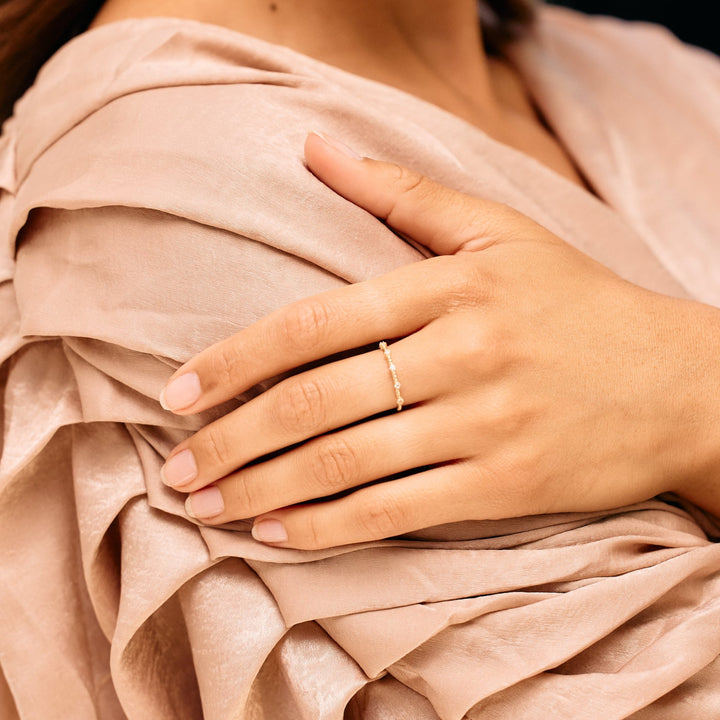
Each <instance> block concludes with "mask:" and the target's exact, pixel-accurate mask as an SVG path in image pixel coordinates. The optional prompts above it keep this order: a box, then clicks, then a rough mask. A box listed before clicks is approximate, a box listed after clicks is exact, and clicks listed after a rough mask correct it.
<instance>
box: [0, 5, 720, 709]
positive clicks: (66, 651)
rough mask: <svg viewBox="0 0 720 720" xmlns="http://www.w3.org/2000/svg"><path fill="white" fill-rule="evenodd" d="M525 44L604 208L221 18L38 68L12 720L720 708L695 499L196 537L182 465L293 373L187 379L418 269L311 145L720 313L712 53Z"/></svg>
mask: <svg viewBox="0 0 720 720" xmlns="http://www.w3.org/2000/svg"><path fill="white" fill-rule="evenodd" d="M511 59H512V61H513V62H514V63H515V65H516V66H517V68H518V69H519V71H520V72H521V74H522V75H523V77H524V78H525V80H526V82H527V83H528V87H529V88H530V90H531V92H532V94H533V97H534V99H535V102H536V104H537V106H538V108H539V109H540V111H541V112H542V115H543V117H544V118H545V120H546V121H547V123H548V124H549V125H550V127H552V128H553V130H554V131H555V133H556V134H557V135H558V137H559V139H560V140H561V142H562V143H563V145H564V146H565V147H566V148H567V149H568V151H569V153H570V154H571V155H572V157H573V159H574V161H575V162H576V164H577V166H578V168H579V169H580V170H581V172H582V173H583V175H584V177H585V178H586V179H587V181H588V185H589V186H590V187H592V188H593V190H594V191H595V192H596V193H597V195H594V194H592V193H590V192H588V191H587V190H585V189H583V188H581V187H579V186H577V185H575V184H574V183H572V182H570V181H568V180H566V179H565V178H563V177H561V176H559V175H558V174H556V173H555V172H553V171H552V170H550V169H548V168H546V167H544V166H543V165H541V164H540V163H538V162H537V161H535V160H534V159H532V158H530V157H527V156H525V155H523V154H522V153H520V152H518V151H516V150H514V149H512V148H510V147H507V146H504V145H502V144H501V143H498V142H497V141H495V140H493V139H492V138H490V137H488V136H487V135H485V134H484V133H483V132H481V131H480V130H479V129H477V128H475V127H473V126H471V125H468V124H467V123H465V122H464V121H462V120H460V119H459V118H457V117H455V116H453V115H450V114H448V113H447V112H445V111H443V110H441V109H440V108H438V107H435V106H433V105H430V104H428V103H426V102H424V101H422V100H419V99H418V98H415V97H413V96H410V95H407V94H405V93H403V92H401V91H399V90H397V89H395V88H392V87H389V86H385V85H382V84H379V83H375V82H372V81H370V80H367V79H364V78H361V77H359V76H355V75H352V74H349V73H346V72H343V71H341V70H339V69H337V68H333V67H331V66H328V65H325V64H323V63H320V62H318V61H315V60H313V59H311V58H308V57H305V56H303V55H300V54H298V53H295V52H293V51H291V50H288V49H286V48H282V47H278V46H274V45H270V44H267V43H264V42H262V41H259V40H257V39H254V38H251V37H247V36H244V35H240V34H238V33H235V32H231V31H229V30H225V29H222V28H218V27H213V26H210V25H204V24H201V23H195V22H190V21H184V20H173V19H169V18H156V19H147V20H129V21H124V22H121V23H115V24H112V25H107V26H104V27H100V28H98V29H96V30H92V31H90V32H88V33H86V34H84V35H82V36H80V37H78V38H76V39H75V40H73V41H72V42H71V43H69V44H68V45H67V46H65V47H64V48H63V49H61V51H60V52H59V53H58V54H57V55H56V56H55V57H54V58H52V59H51V60H50V61H49V63H48V64H47V65H46V66H45V67H44V68H43V70H42V71H41V73H40V76H39V78H38V80H37V83H36V84H35V86H34V87H33V88H32V89H31V90H30V91H29V92H28V93H27V94H26V96H25V97H24V98H23V99H22V100H21V101H20V102H19V103H18V105H17V107H16V111H15V115H14V116H13V118H11V119H10V120H9V121H8V122H7V123H6V125H5V126H4V129H3V134H2V137H1V138H0V243H1V245H0V248H1V249H0V387H2V391H3V404H2V409H1V410H0V412H1V413H2V415H1V418H2V422H3V431H2V436H0V443H2V444H1V445H0V451H1V452H2V455H1V457H0V551H1V553H0V555H1V557H2V560H0V715H1V716H2V718H3V720H5V718H7V720H16V719H17V718H22V720H34V719H35V718H42V719H43V720H54V719H58V720H67V719H68V718H73V720H148V719H151V720H200V719H201V718H203V719H205V720H240V719H247V720H282V719H284V718H292V719H293V720H296V719H302V720H359V719H360V718H363V720H410V719H411V718H412V720H438V719H439V720H461V719H462V718H469V719H470V720H474V719H475V718H477V719H478V720H480V719H482V720H488V719H491V720H524V719H527V720H530V719H533V720H534V719H535V718H537V717H538V716H539V715H538V713H539V712H540V713H541V714H542V716H546V715H547V716H548V717H556V718H567V719H570V718H572V720H597V718H603V719H604V720H621V719H623V718H634V720H666V719H667V720H671V719H672V720H677V718H683V720H708V718H712V717H720V690H718V688H720V662H719V661H718V658H719V657H720V544H719V543H718V542H717V541H718V538H720V522H719V521H718V519H717V518H715V517H713V516H711V515H709V514H708V513H705V512H704V511H703V510H701V509H700V508H697V507H694V506H692V505H691V504H688V503H686V502H684V501H682V500H681V499H680V498H677V497H674V496H663V497H661V498H656V499H652V500H649V501H647V502H643V503H638V504H636V505H633V506H630V507H623V508H616V509H613V510H609V511H606V512H595V513H575V514H570V513H568V514H557V515H548V516H541V517H529V518H515V519H510V520H505V521H492V522H490V521H488V522H463V523H456V524H452V525H446V526H441V527H436V528H427V529H425V530H422V531H419V532H416V533H411V534H409V535H407V536H403V537H399V538H391V539H388V540H384V541H380V542H372V543H363V544H358V545H353V546H349V547H340V548H331V549H328V550H323V551H314V552H306V551H297V550H283V549H278V548H272V547H266V546H263V545H260V544H258V543H256V542H255V541H254V540H253V539H252V537H251V535H250V533H249V530H250V523H249V522H248V521H240V522H237V523H233V524H231V525H228V526H225V527H221V528H205V527H200V526H198V524H197V523H195V522H194V521H192V520H190V519H189V518H188V517H187V516H186V515H185V512H184V507H183V500H184V498H183V496H182V495H180V494H178V493H175V492H174V491H172V490H170V489H168V488H167V487H165V486H164V485H163V484H162V482H161V480H160V475H159V472H160V468H161V466H162V464H163V461H164V458H165V457H166V456H167V454H168V453H169V452H170V450H171V449H172V448H173V447H174V446H175V445H176V444H177V443H178V442H180V441H181V440H182V439H184V438H186V437H188V435H189V434H191V433H192V432H194V431H196V430H197V429H199V428H200V427H202V426H203V425H204V424H205V423H207V422H209V421H210V420H212V419H214V418H216V417H218V416H220V415H222V414H223V413H225V412H227V411H228V410H230V409H231V408H233V407H236V406H237V404H238V403H241V402H244V401H246V400H248V399H249V398H251V397H253V396H255V395H256V394H257V393H259V392H262V391H263V390H264V389H266V388H267V387H269V385H270V384H271V383H272V382H275V381H276V380H277V379H273V380H268V381H267V382H266V383H264V384H262V385H261V386H258V387H256V388H253V389H252V390H251V391H249V392H248V393H246V394H245V395H243V396H242V397H239V398H237V399H236V400H234V401H232V402H230V403H227V404H225V405H224V406H222V407H220V408H216V409H213V410H210V411H208V412H205V413H203V414H201V415H199V416H195V417H190V418H180V417H176V416H174V415H172V414H171V413H168V412H166V411H164V410H163V409H162V408H161V407H160V405H159V403H158V401H157V397H158V395H159V393H160V391H161V389H162V387H163V386H164V384H165V382H166V381H167V379H168V378H169V376H170V375H171V374H172V372H173V371H174V369H176V368H177V367H179V365H180V364H181V363H183V362H185V361H186V360H188V359H189V358H190V357H192V356H193V355H194V354H195V353H197V352H199V351H200V350H202V349H204V348H205V347H207V346H208V345H210V344H212V343H213V342H215V341H217V340H219V339H221V338H224V337H227V336H229V335H231V334H232V333H234V332H237V331H238V330H239V329H241V328H243V327H246V326H248V325H250V324H251V323H253V322H254V321H256V320H257V319H259V318H260V317H263V316H264V315H266V314H267V313H269V312H271V311H272V310H274V309H276V308H279V307H281V306H283V305H285V304H287V303H289V302H292V301H293V300H296V299H298V298H301V297H305V296H308V295H311V294H315V293H317V292H319V291H322V290H325V289H330V288H337V287H342V286H344V285H346V284H347V283H351V282H357V281H361V280H364V279H367V278H370V277H373V276H377V275H380V274H383V273H385V272H388V271H390V270H391V269H394V268H396V267H399V266H401V265H404V264H408V263H411V262H415V261H418V260H421V259H422V258H423V257H424V255H423V253H422V252H421V251H420V250H418V249H417V248H415V247H413V246H412V245H411V244H409V243H408V242H406V241H405V240H403V239H402V238H399V237H397V236H396V235H395V234H393V233H392V232H391V231H390V229H388V228H387V227H386V226H385V225H384V224H383V223H381V222H380V221H378V220H377V219H375V218H374V217H371V216H370V215H368V214H367V213H365V212H364V211H362V210H360V209H359V208H357V207H355V206H353V205H351V204H349V203H348V202H346V201H345V200H343V199H342V198H340V197H339V196H337V195H335V194H334V193H333V192H332V191H330V190H329V189H328V188H327V187H325V186H324V185H323V184H322V183H320V182H319V181H318V180H317V179H316V178H315V177H314V176H313V175H312V174H311V173H310V172H309V171H308V170H307V168H306V167H305V165H304V161H303V155H302V152H303V142H304V138H305V135H306V133H307V132H309V131H311V130H315V131H322V132H326V133H328V134H329V135H333V136H337V137H340V138H342V139H343V140H344V141H345V142H347V143H348V144H349V145H350V146H352V147H354V148H355V149H356V150H357V151H358V152H361V153H362V154H364V155H368V156H373V157H377V158H382V159H385V160H391V161H394V162H398V163H401V164H404V165H408V166H410V167H413V168H414V169H416V170H418V171H420V172H423V173H424V174H426V175H429V176H431V177H433V178H435V179H437V180H439V181H441V182H443V183H445V184H447V185H449V186H451V187H453V188H456V189H458V190H462V191H464V192H467V193H471V194H474V195H477V196H482V197H487V198H490V199H493V200H497V201H500V202H504V203H507V204H509V205H511V206H513V207H515V208H517V209H518V210H520V211H521V212H523V213H526V214H527V215H529V216H530V217H532V218H533V219H534V220H536V221H537V222H539V223H541V224H543V225H545V226H546V227H547V228H549V229H550V230H551V231H553V232H555V233H556V234H557V235H559V236H560V237H562V238H563V239H565V240H567V241H568V242H570V243H572V244H574V245H575V246H576V247H578V248H580V249H581V250H582V251H584V252H586V253H588V254H589V255H591V256H593V257H595V258H596V259H598V260H599V261H600V262H602V263H604V264H605V265H607V266H609V267H610V268H612V269H613V270H614V271H615V272H617V273H619V274H620V275H622V276H623V277H625V278H627V279H628V280H630V281H632V282H635V283H637V284H639V285H642V286H644V287H647V288H649V289H652V290H655V291H657V292H661V293H665V294H667V295H672V296H676V297H688V298H694V299H697V300H700V301H703V302H706V303H710V304H714V305H720V213H718V212H717V196H718V191H720V164H718V163H717V162H714V158H715V157H717V155H718V153H719V152H720V63H719V62H718V61H717V59H716V58H715V57H714V56H712V55H710V54H709V53H705V52H703V51H700V50H696V49H693V48H688V47H686V46H683V45H681V44H680V43H679V42H677V41H676V40H675V39H673V38H672V37H671V36H670V35H669V34H667V33H665V32H664V31H662V30H660V29H658V28H654V27H652V26H648V25H632V24H628V23H622V22H620V21H613V20H610V19H594V20H591V19H589V18H587V17H584V16H582V15H580V14H577V13H574V12H571V11H567V10H560V9H557V8H555V9H553V8H544V9H543V10H541V12H540V20H539V23H538V27H537V30H536V32H535V33H534V35H533V36H531V37H530V38H528V39H527V40H524V41H523V42H522V43H520V44H518V45H517V46H515V47H514V48H513V49H512V53H511ZM267 352H268V353H269V354H270V353H273V352H275V349H273V348H270V347H269V348H268V349H267Z"/></svg>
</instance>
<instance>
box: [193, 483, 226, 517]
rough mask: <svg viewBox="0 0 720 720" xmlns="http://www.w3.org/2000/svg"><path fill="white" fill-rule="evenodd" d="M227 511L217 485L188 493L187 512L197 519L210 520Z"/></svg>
mask: <svg viewBox="0 0 720 720" xmlns="http://www.w3.org/2000/svg"><path fill="white" fill-rule="evenodd" d="M224 511H225V502H224V501H223V496H222V494H221V493H220V491H219V490H218V489H217V488H216V487H214V486H213V487H208V488H204V489H202V490H198V491H197V492H196V493H193V494H192V495H188V499H187V500H186V501H185V512H186V513H187V514H188V515H189V516H190V517H191V518H195V519H196V520H210V519H211V518H214V517H217V516H218V515H221V514H222V513H223V512H224Z"/></svg>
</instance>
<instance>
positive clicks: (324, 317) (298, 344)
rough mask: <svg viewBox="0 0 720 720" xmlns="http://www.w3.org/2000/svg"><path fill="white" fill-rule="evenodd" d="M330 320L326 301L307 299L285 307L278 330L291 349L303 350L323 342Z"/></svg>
mask: <svg viewBox="0 0 720 720" xmlns="http://www.w3.org/2000/svg"><path fill="white" fill-rule="evenodd" d="M331 322H332V311H331V309H330V306H329V305H328V304H327V303H326V302H323V301H321V300H317V299H307V300H303V301H301V302H299V303H296V304H295V305H291V306H290V307H289V308H288V309H287V312H286V313H285V314H284V315H283V318H282V327H281V329H280V332H281V335H282V338H283V340H284V341H285V343H286V344H287V345H288V346H289V347H290V349H291V350H292V349H297V350H300V351H303V350H307V348H312V347H314V346H316V345H322V344H323V343H324V341H325V339H326V337H327V336H328V332H329V328H330V326H331Z"/></svg>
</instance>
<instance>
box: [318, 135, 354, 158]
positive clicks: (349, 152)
mask: <svg viewBox="0 0 720 720" xmlns="http://www.w3.org/2000/svg"><path fill="white" fill-rule="evenodd" d="M315 135H317V136H318V137H319V138H320V139H321V140H322V141H323V142H325V143H326V144H327V145H329V146H330V147H331V148H334V149H335V150H337V151H338V152H341V153H342V154H343V155H345V156H346V157H349V158H352V159H353V160H362V155H358V154H357V153H356V152H355V151H354V150H353V149H352V148H351V147H348V146H347V145H346V144H345V143H343V142H340V141H339V140H336V139H335V138H331V137H328V136H327V135H325V134H324V133H320V132H316V133H315Z"/></svg>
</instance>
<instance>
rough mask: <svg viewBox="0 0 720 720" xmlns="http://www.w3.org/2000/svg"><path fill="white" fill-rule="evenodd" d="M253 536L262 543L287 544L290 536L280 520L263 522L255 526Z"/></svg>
mask: <svg viewBox="0 0 720 720" xmlns="http://www.w3.org/2000/svg"><path fill="white" fill-rule="evenodd" d="M252 536H253V537H254V538H255V539H256V540H257V541H258V542H262V543H281V542H287V539H288V534H287V531H286V530H285V527H284V525H283V524H282V523H281V522H280V521H279V520H261V521H260V522H257V523H255V524H254V525H253V528H252Z"/></svg>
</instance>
